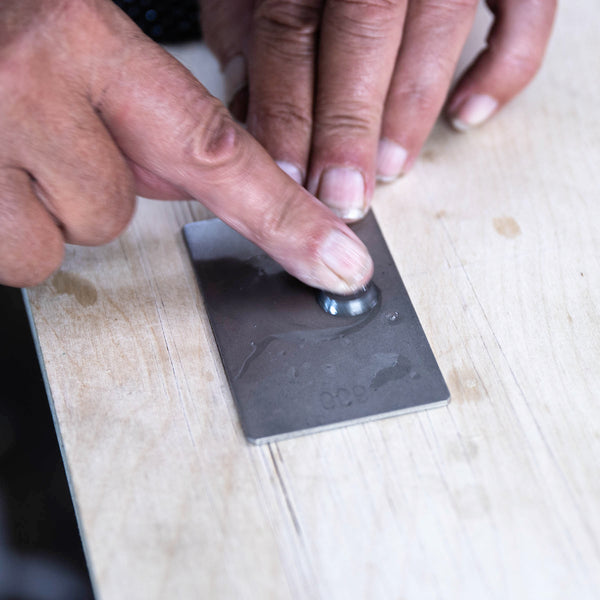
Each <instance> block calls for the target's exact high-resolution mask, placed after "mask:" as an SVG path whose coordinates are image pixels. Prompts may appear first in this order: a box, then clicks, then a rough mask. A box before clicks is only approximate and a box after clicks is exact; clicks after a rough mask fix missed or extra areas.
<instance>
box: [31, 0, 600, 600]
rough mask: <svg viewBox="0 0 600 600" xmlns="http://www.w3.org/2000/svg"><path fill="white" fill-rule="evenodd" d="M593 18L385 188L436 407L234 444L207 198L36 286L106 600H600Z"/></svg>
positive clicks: (386, 225) (598, 72) (50, 368)
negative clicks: (210, 317)
mask: <svg viewBox="0 0 600 600" xmlns="http://www.w3.org/2000/svg"><path fill="white" fill-rule="evenodd" d="M599 23H600V4H599V3H598V0H578V1H577V2H564V3H563V5H562V6H561V9H560V14H559V19H558V22H557V25H556V29H555V34H554V38H553V41H552V44H551V47H550V51H549V55H548V59H547V62H546V64H545V67H544V68H543V70H542V72H541V73H540V74H539V76H538V77H537V79H536V81H535V83H534V84H533V85H532V86H531V87H530V88H529V89H528V90H527V91H526V92H525V93H524V94H523V95H522V96H521V97H520V98H519V99H518V100H517V101H516V102H514V103H513V104H512V105H511V106H510V107H508V108H507V109H506V110H505V111H504V112H503V113H502V115H500V116H498V117H497V118H495V119H494V120H493V121H492V122H491V123H490V124H489V125H488V126H486V127H485V128H482V129H481V130H478V131H475V132H472V133H469V134H466V135H459V134H455V133H453V132H451V131H450V129H449V128H448V127H447V126H446V125H444V124H440V125H439V126H438V127H437V128H436V130H435V132H434V133H433V135H432V137H431V139H430V140H429V142H428V144H427V146H426V148H425V150H424V152H423V156H422V158H421V160H420V161H419V163H418V164H417V166H416V168H415V169H414V171H413V172H412V173H411V174H410V175H408V176H407V177H406V178H405V179H403V180H401V181H399V182H397V183H395V184H393V185H390V186H387V187H382V188H380V189H379V190H378V191H377V194H376V198H375V213H376V215H377V218H378V220H379V223H380V224H381V228H382V230H383V232H384V234H385V237H386V239H387V241H388V244H389V247H390V249H391V251H392V254H393V255H394V257H395V260H396V262H397V265H398V267H399V269H400V272H401V274H402V275H403V278H404V281H405V283H406V286H407V288H408V290H409V293H410V295H411V297H412V299H413V302H414V304H415V307H416V309H417V312H418V314H419V316H420V318H421V320H422V323H423V326H424V328H425V330H426V333H427V335H428V338H429V340H430V342H431V345H432V347H433V350H434V352H435V355H436V357H437V359H438V361H439V364H440V367H441V369H442V372H443V373H444V376H445V377H446V379H447V382H448V384H449V386H450V390H451V393H452V403H451V404H450V406H449V407H448V408H443V409H437V410H432V411H428V412H422V413H418V414H409V415H406V416H403V417H399V418H394V419H390V420H385V421H379V422H374V423H369V424H366V425H360V426H355V427H351V428H347V429H343V430H338V431H332V432H328V433H322V434H318V435H313V436H308V437H304V438H299V439H295V440H290V441H285V442H281V443H277V444H270V445H267V446H262V447H256V446H251V445H249V444H248V443H246V441H245V440H244V438H243V436H242V434H241V432H240V427H239V424H238V419H237V415H236V411H235V408H234V406H233V403H232V399H231V396H230V393H229V391H228V387H227V383H226V381H225V377H224V374H223V369H222V367H221V364H220V360H219V358H218V354H217V350H216V347H215V343H214V340H213V337H212V334H211V331H210V328H209V325H208V321H207V317H206V313H205V311H204V308H203V304H202V300H201V297H200V295H199V293H198V290H197V288H196V283H195V281H194V277H193V273H192V269H191V267H190V264H189V261H188V258H187V255H186V251H185V249H184V244H183V240H182V237H181V234H180V229H181V227H182V225H183V224H185V223H186V222H189V221H191V220H195V219H199V218H203V216H205V212H204V209H203V208H202V207H201V206H199V205H198V204H194V203H162V202H150V201H141V202H140V204H139V208H138V212H137V216H136V217H135V220H134V221H133V223H132V225H131V226H130V227H129V229H128V231H127V232H126V233H125V234H124V235H123V236H122V237H121V238H120V239H119V240H118V241H116V242H114V243H112V244H110V245H108V246H106V247H103V248H100V249H90V248H75V247H72V248H69V249H68V252H67V257H66V260H65V263H64V266H63V268H62V269H61V271H60V272H58V273H57V274H56V275H54V276H53V277H52V278H51V279H50V280H49V281H48V282H47V283H46V284H44V285H41V286H39V287H37V288H35V289H30V290H28V291H27V298H28V301H29V304H30V310H31V317H32V322H33V325H34V329H35V333H36V336H37V339H38V343H39V350H40V356H41V361H42V364H43V367H44V369H45V372H46V377H47V382H48V389H49V392H50V394H51V404H52V409H53V412H54V415H55V420H56V425H57V429H58V432H59V437H60V441H61V444H62V449H63V452H64V457H65V461H66V465H67V469H68V474H69V480H70V483H71V488H72V493H73V497H74V500H75V504H76V510H77V515H78V518H79V524H80V527H81V532H82V536H83V540H84V544H85V548H86V553H87V557H88V561H89V565H90V568H91V572H92V576H93V581H94V585H95V589H96V592H97V595H98V598H100V599H102V600H118V599H127V600H132V599H138V598H139V599H144V600H149V599H156V598H161V599H167V598H168V599H179V598H181V599H192V598H193V599H197V598H207V599H236V600H237V599H244V598H247V599H249V600H255V599H259V600H263V599H287V598H295V599H304V598H307V599H311V600H312V599H318V598H321V599H326V600H329V599H341V600H348V599H350V600H352V599H366V598H369V599H380V598H382V599H388V598H390V599H398V600H399V599H417V600H424V599H428V598H443V599H461V600H464V599H477V600H484V599H488V598H491V599H499V600H505V599H512V598H518V599H528V600H529V599H534V598H535V599H544V600H546V599H552V598H556V599H561V600H564V599H571V598H573V599H575V598H576V599H578V600H581V599H587V598H600V467H599V465H598V461H599V459H598V457H599V456H600V333H599V329H600V259H599V256H600V252H599V246H600V112H599V106H600V104H599V103H600V31H599V29H598V28H599ZM179 52H183V54H182V57H183V59H184V60H191V61H192V62H193V61H196V62H197V63H201V64H202V65H204V66H206V68H207V69H208V70H212V72H213V73H214V72H215V68H214V63H212V62H211V60H212V59H208V58H207V57H206V53H204V54H202V53H201V54H200V55H197V56H196V58H193V52H192V51H191V50H190V49H184V50H183V51H179ZM198 56H199V57H200V58H198ZM213 79H214V77H213ZM215 81H217V80H215ZM215 85H220V83H219V82H218V81H217V83H216V84H215Z"/></svg>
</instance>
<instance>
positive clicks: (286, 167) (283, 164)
mask: <svg viewBox="0 0 600 600" xmlns="http://www.w3.org/2000/svg"><path fill="white" fill-rule="evenodd" d="M275 162H276V163H277V166H278V167H279V168H280V169H281V170H282V171H283V172H284V173H286V174H287V175H289V176H290V177H291V178H292V179H293V180H294V181H295V182H296V183H299V184H300V185H302V182H303V181H304V176H303V175H302V171H301V170H300V169H299V168H298V167H297V166H296V165H293V164H292V163H289V162H287V161H285V160H276V161H275Z"/></svg>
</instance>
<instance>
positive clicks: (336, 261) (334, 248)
mask: <svg viewBox="0 0 600 600" xmlns="http://www.w3.org/2000/svg"><path fill="white" fill-rule="evenodd" d="M317 257H318V260H319V263H320V264H319V265H318V268H317V269H316V272H315V276H316V279H317V285H316V286H315V287H319V288H321V289H325V290H327V291H330V292H334V293H336V294H352V293H354V292H356V291H357V290H358V289H360V288H361V287H362V286H364V285H366V284H367V283H368V282H369V281H370V280H371V278H372V276H373V268H374V267H373V260H372V258H371V256H370V254H369V252H368V250H367V248H366V246H365V245H364V244H363V243H362V242H361V241H360V240H359V239H358V238H357V237H356V236H355V235H353V234H351V232H350V230H348V231H347V232H345V231H342V230H341V229H337V228H333V229H331V230H330V231H329V233H328V234H327V235H326V237H325V238H324V239H323V241H322V242H321V244H320V246H319V248H318V250H317Z"/></svg>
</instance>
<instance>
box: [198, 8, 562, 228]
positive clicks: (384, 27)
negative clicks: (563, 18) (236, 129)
mask: <svg viewBox="0 0 600 600" xmlns="http://www.w3.org/2000/svg"><path fill="white" fill-rule="evenodd" d="M477 4H478V0H358V1H357V0H255V1H254V6H253V0H226V1H224V0H201V6H202V25H203V30H204V34H205V38H206V40H207V43H208V45H209V46H210V47H211V48H212V49H213V51H214V52H215V54H216V55H217V57H218V58H219V60H220V61H221V64H222V65H223V67H224V70H225V73H226V75H229V76H230V78H231V77H233V79H234V80H235V83H237V86H238V87H241V84H242V83H243V80H244V77H245V74H244V60H246V61H247V63H248V78H249V90H250V94H249V105H248V116H247V124H248V130H249V131H250V132H251V133H252V134H253V135H254V136H255V137H256V138H257V139H258V140H259V141H260V142H261V144H262V145H263V146H264V147H265V148H266V149H267V151H268V152H269V153H270V154H271V156H273V158H274V159H276V160H277V161H278V162H279V164H280V166H281V167H282V168H283V169H284V170H285V171H286V172H287V173H289V174H290V175H291V176H292V177H293V178H294V179H296V180H297V181H299V182H302V183H304V184H305V185H306V187H307V189H308V190H309V191H311V192H312V193H315V194H316V195H317V196H318V197H319V198H320V199H321V200H322V201H323V202H324V203H325V204H327V205H328V206H330V207H331V208H332V210H333V211H334V212H336V214H338V215H339V216H341V217H343V218H344V219H346V220H355V219H359V218H361V217H362V216H363V215H364V214H365V213H366V211H367V210H368V207H369V203H370V200H371V196H372V194H373V189H374V185H375V180H376V178H378V179H380V180H384V181H387V180H393V179H395V178H396V177H398V176H399V175H401V174H402V173H404V172H406V171H407V170H408V169H409V168H410V167H411V165H412V164H413V162H414V161H415V159H416V157H417V155H418V153H419V151H420V149H421V147H422V145H423V143H424V142H425V139H426V138H427V136H428V134H429V132H430V131H431V128H432V127H433V124H434V122H435V120H436V118H437V117H438V115H439V113H440V111H441V110H442V107H443V105H444V102H445V100H446V96H447V94H448V90H449V87H450V84H451V80H452V76H453V73H454V70H455V68H456V64H457V62H458V58H459V55H460V52H461V50H462V48H463V46H464V43H465V41H466V39H467V36H468V34H469V31H470V29H471V26H472V23H473V19H474V16H475V12H476V8H477ZM488 5H489V7H490V8H491V10H492V11H493V13H494V15H495V21H494V25H493V27H492V28H491V30H490V33H489V36H488V45H487V48H486V49H485V50H484V51H483V52H482V53H481V54H480V55H479V56H478V57H477V59H476V60H475V61H474V63H473V64H472V65H471V67H470V68H469V69H468V70H467V72H466V73H465V74H464V75H463V77H462V78H461V79H460V81H459V82H458V84H457V85H456V87H455V88H454V90H453V92H452V93H451V95H450V97H449V100H448V102H447V113H448V116H449V118H450V120H451V122H452V124H453V125H454V127H455V128H456V129H459V130H466V129H468V128H469V127H472V126H475V125H479V124H481V123H482V122H484V121H485V120H487V119H488V118H489V117H490V116H492V115H493V114H494V113H495V112H497V111H498V110H499V109H500V108H501V107H502V106H503V105H504V104H506V103H507V102H508V101H509V100H510V99H511V98H513V97H514V96H515V95H516V94H517V93H518V92H519V91H521V90H522V89H523V88H524V87H525V86H526V85H527V84H528V83H529V81H530V80H531V79H532V78H533V76H534V75H535V73H536V71H537V69H538V67H539V66H540V64H541V61H542V57H543V54H544V51H545V48H546V45H547V42H548V38H549V36H550V31H551V28H552V22H553V19H554V14H555V10H556V0H488ZM240 100H241V96H240V95H238V96H237V97H235V98H234V104H233V106H232V108H236V109H238V110H239V103H240Z"/></svg>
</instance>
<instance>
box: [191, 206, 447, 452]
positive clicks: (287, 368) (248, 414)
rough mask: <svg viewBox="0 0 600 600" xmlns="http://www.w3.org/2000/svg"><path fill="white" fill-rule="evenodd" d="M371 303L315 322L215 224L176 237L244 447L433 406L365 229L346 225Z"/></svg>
mask: <svg viewBox="0 0 600 600" xmlns="http://www.w3.org/2000/svg"><path fill="white" fill-rule="evenodd" d="M353 229H354V231H355V232H356V233H357V235H358V236H359V237H360V238H361V239H362V240H363V242H364V243H365V244H366V245H367V247H368V248H369V251H370V252H371V255H372V257H373V260H374V262H375V274H374V276H373V283H374V284H375V285H376V286H377V288H378V289H379V293H380V299H379V304H378V306H376V307H375V308H374V309H373V310H371V311H370V312H368V313H366V314H363V315H360V316H357V317H339V316H332V315H330V314H327V313H325V312H324V311H323V310H322V309H321V307H320V306H319V304H318V303H317V300H316V294H317V292H316V290H314V289H312V288H309V287H307V286H305V285H304V284H302V283H300V282H299V281H298V280H296V279H294V278H293V277H291V276H290V275H288V274H287V273H286V272H285V271H284V270H283V269H282V268H281V267H280V266H279V265H278V264H277V263H276V262H275V261H273V260H272V259H271V258H269V257H268V256H267V255H266V254H265V253H264V252H263V251H262V250H261V249H260V248H258V247H257V246H255V245H254V244H252V243H251V242H249V241H248V240H246V239H245V238H243V237H242V236H241V235H240V234H238V233H237V232H235V231H234V230H233V229H230V228H229V227H228V226H226V225H225V224H223V223H222V222H221V221H219V220H217V219H213V220H210V221H200V222H197V223H190V224H188V225H186V226H185V227H184V236H185V240H186V243H187V246H188V250H189V253H190V257H191V259H192V262H193V264H194V268H195V271H196V275H197V278H198V282H199V284H200V289H201V291H202V295H203V297H204V301H205V304H206V309H207V312H208V315H209V318H210V322H211V325H212V329H213V333H214V335H215V338H216V341H217V345H218V347H219V351H220V353H221V359H222V361H223V365H224V368H225V372H226V374H227V378H228V380H229V385H230V388H231V391H232V394H233V396H234V398H235V401H236V404H237V407H238V412H239V415H240V420H241V423H242V428H243V430H244V433H245V434H246V437H247V438H248V439H249V440H250V441H251V442H254V443H262V442H268V441H274V440H278V439H283V438H287V437H291V436H295V435H300V434H303V433H308V432H313V431H319V430H323V429H330V428H333V427H340V426H344V425H349V424H352V423H357V422H361V421H365V420H372V419H377V418H382V417H388V416H393V415H396V414H399V413H402V412H408V411H414V410H419V409H423V408H431V407H434V406H443V405H445V404H446V403H447V402H448V400H449V392H448V388H447V387H446V384H445V382H444V379H443V377H442V374H441V373H440V370H439V368H438V366H437V363H436V361H435V358H434V356H433V354H432V352H431V349H430V347H429V344H428V342H427V339H426V337H425V334H424V332H423V329H422V328H421V325H420V323H419V320H418V317H417V315H416V313H415V311H414V308H413V306H412V304H411V302H410V299H409V297H408V294H407V293H406V289H405V288H404V284H403V283H402V280H401V279H400V275H399V274H398V271H397V269H396V266H395V265H394V261H393V259H392V257H391V255H390V253H389V250H388V248H387V245H386V243H385V241H384V239H383V236H382V235H381V231H380V230H379V226H378V225H377V221H376V220H375V218H374V216H373V214H372V213H370V214H369V215H368V216H367V217H366V218H365V219H364V220H363V221H361V222H360V223H357V224H355V225H353Z"/></svg>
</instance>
